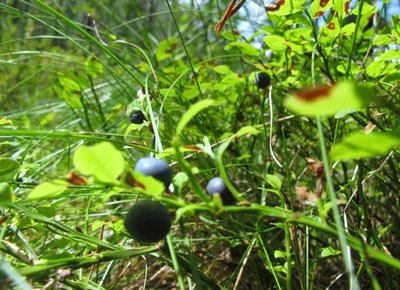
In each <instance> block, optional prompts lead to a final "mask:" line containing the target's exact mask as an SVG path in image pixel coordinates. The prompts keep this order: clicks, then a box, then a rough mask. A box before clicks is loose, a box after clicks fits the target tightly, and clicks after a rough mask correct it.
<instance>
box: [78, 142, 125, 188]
mask: <svg viewBox="0 0 400 290" xmlns="http://www.w3.org/2000/svg"><path fill="white" fill-rule="evenodd" d="M73 162H74V166H75V168H76V170H77V171H78V172H79V173H81V174H83V175H89V176H93V177H94V178H95V179H97V180H98V181H100V182H106V183H113V182H115V181H116V180H117V178H118V176H120V175H121V173H122V171H123V169H124V158H123V156H122V153H121V152H120V151H119V150H117V149H116V148H115V147H114V145H113V144H111V143H109V142H102V143H99V144H96V145H93V146H90V147H89V146H85V145H82V146H80V147H79V148H78V149H77V150H76V152H75V154H74V156H73Z"/></svg>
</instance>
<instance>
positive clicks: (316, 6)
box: [310, 0, 333, 18]
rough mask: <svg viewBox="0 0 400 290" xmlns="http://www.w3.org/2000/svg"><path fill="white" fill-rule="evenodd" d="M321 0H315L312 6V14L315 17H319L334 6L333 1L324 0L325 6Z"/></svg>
mask: <svg viewBox="0 0 400 290" xmlns="http://www.w3.org/2000/svg"><path fill="white" fill-rule="evenodd" d="M321 2H322V1H321V0H314V2H313V3H312V4H311V6H310V15H311V17H313V18H319V17H321V16H322V15H324V13H325V12H326V11H327V10H328V9H329V8H331V7H332V3H333V1H324V2H323V3H324V4H325V5H324V6H323V7H322V6H321Z"/></svg>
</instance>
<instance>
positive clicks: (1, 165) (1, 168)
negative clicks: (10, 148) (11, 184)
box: [0, 158, 19, 182]
mask: <svg viewBox="0 0 400 290" xmlns="http://www.w3.org/2000/svg"><path fill="white" fill-rule="evenodd" d="M18 170H19V163H18V162H17V161H15V160H12V159H10V158H0V182H3V181H11V180H12V179H13V177H14V175H15V174H16V173H17V172H18Z"/></svg>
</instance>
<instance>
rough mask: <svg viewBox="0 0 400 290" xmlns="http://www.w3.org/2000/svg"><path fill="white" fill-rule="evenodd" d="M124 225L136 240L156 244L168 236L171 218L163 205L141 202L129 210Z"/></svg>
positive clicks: (153, 202)
mask: <svg viewBox="0 0 400 290" xmlns="http://www.w3.org/2000/svg"><path fill="white" fill-rule="evenodd" d="M124 225H125V228H126V230H127V231H128V233H129V234H130V235H131V237H132V238H134V239H135V240H137V241H139V242H145V243H156V242H158V241H161V240H162V239H164V238H165V236H166V235H167V234H168V232H169V230H170V228H171V217H170V214H169V212H168V209H167V207H166V206H165V205H163V204H162V203H160V202H158V201H154V200H141V201H138V202H137V203H135V204H134V205H133V206H132V207H131V208H130V209H129V212H128V215H127V216H126V217H125V221H124Z"/></svg>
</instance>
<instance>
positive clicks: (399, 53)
mask: <svg viewBox="0 0 400 290" xmlns="http://www.w3.org/2000/svg"><path fill="white" fill-rule="evenodd" d="M392 59H400V50H389V51H387V52H385V53H384V54H382V55H381V56H380V57H379V59H378V61H385V60H392Z"/></svg>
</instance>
